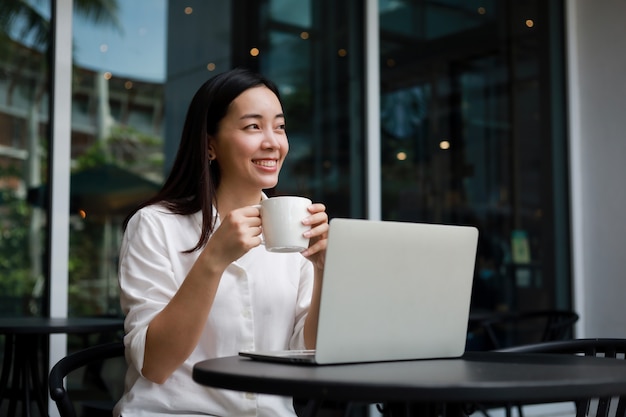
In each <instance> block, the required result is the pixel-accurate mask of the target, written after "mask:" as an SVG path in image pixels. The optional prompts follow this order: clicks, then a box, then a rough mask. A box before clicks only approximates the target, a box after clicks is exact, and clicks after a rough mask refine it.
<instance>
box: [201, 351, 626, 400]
mask: <svg viewBox="0 0 626 417" xmlns="http://www.w3.org/2000/svg"><path fill="white" fill-rule="evenodd" d="M193 379H194V380H195V381H196V382H198V383H200V384H203V385H207V386H212V387H216V388H225V389H231V390H236V391H250V392H257V393H265V394H277V395H285V396H294V397H303V398H317V399H329V400H339V401H364V402H387V401H398V402H400V401H413V402H433V401H438V402H439V401H441V402H450V403H453V402H468V401H470V402H471V401H475V402H484V403H489V402H496V403H501V402H506V401H523V402H528V403H530V402H536V403H541V402H556V401H569V400H573V399H578V398H589V397H596V396H610V395H614V394H618V393H626V361H624V360H618V359H607V358H596V357H579V356H573V355H571V356H570V355H554V354H553V355H547V354H537V353H534V354H518V353H497V352H467V353H466V354H465V355H464V356H463V357H462V358H456V359H435V360H416V361H399V362H380V363H364V364H350V365H323V366H310V365H297V364H279V363H268V362H260V361H254V360H251V359H247V358H241V357H238V356H231V357H225V358H218V359H210V360H206V361H202V362H199V363H197V364H196V365H195V367H194V370H193Z"/></svg>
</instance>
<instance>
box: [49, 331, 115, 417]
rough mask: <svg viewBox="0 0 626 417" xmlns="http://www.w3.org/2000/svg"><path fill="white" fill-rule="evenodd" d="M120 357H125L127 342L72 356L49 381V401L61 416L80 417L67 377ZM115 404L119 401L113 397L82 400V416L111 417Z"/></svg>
mask: <svg viewBox="0 0 626 417" xmlns="http://www.w3.org/2000/svg"><path fill="white" fill-rule="evenodd" d="M118 357H119V358H123V357H124V343H123V342H121V341H117V342H110V343H105V344H101V345H96V346H92V347H89V348H86V349H83V350H80V351H77V352H74V353H71V354H69V355H67V356H66V357H65V358H63V359H61V360H60V361H59V362H57V363H56V364H55V365H54V366H53V367H52V369H51V371H50V376H49V379H48V384H49V388H50V398H52V399H53V400H54V402H55V403H56V406H57V408H58V410H59V413H60V415H61V417H77V416H78V413H77V411H76V408H75V407H74V401H72V399H71V398H70V396H69V394H68V392H67V390H66V388H65V385H64V379H65V377H66V376H68V375H69V374H70V373H71V372H73V371H76V370H78V369H79V368H83V367H85V368H89V367H92V368H94V367H95V368H99V367H101V366H102V363H103V362H104V361H105V360H107V359H112V358H118ZM115 402H116V400H115V399H114V398H107V399H105V400H95V401H80V403H81V408H82V415H84V416H89V417H97V416H100V415H102V416H107V417H110V416H111V415H112V414H113V406H114V405H115Z"/></svg>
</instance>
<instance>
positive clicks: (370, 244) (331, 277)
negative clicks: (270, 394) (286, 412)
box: [240, 218, 478, 364]
mask: <svg viewBox="0 0 626 417" xmlns="http://www.w3.org/2000/svg"><path fill="white" fill-rule="evenodd" d="M477 243H478V230H477V229H476V228H474V227H467V226H450V225H438V224H423V223H405V222H391V221H372V220H359V219H342V218H334V219H332V220H331V221H330V231H329V235H328V248H327V250H326V264H325V268H324V281H323V284H322V295H321V302H320V313H319V314H320V317H319V323H318V330H317V346H316V350H315V351H311V350H309V351H278V352H276V351H244V352H240V355H242V356H246V357H250V358H253V359H257V360H269V361H278V362H290V363H301V364H302V363H309V364H334V363H357V362H377V361H392V360H409V359H429V358H442V357H458V356H461V355H462V354H463V352H464V350H465V341H466V335H467V325H468V318H469V308H470V298H471V293H472V281H473V276H474V263H475V258H476V247H477Z"/></svg>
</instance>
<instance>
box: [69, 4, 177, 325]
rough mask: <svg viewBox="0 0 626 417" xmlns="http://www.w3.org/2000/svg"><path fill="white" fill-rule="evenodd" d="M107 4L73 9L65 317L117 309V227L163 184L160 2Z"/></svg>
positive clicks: (163, 20) (162, 6) (162, 19)
mask: <svg viewBox="0 0 626 417" xmlns="http://www.w3.org/2000/svg"><path fill="white" fill-rule="evenodd" d="M113 4H116V5H117V6H116V7H111V8H106V9H104V8H102V9H101V7H102V6H101V5H100V4H99V3H98V2H95V3H90V5H89V7H91V9H89V10H87V9H85V8H84V7H79V6H80V5H75V8H74V19H73V21H74V25H73V30H74V37H73V38H74V72H73V76H72V79H73V91H72V94H73V96H72V111H73V113H72V161H71V167H72V174H71V189H70V199H71V207H70V210H71V213H70V216H71V222H70V254H69V257H70V258H69V315H71V316H86V315H87V316H92V315H118V314H120V304H119V291H118V284H117V259H118V252H119V242H120V240H121V234H122V230H121V225H122V222H123V220H124V218H125V216H126V215H127V213H128V211H129V210H130V209H131V208H132V207H133V206H135V205H136V204H138V203H139V202H141V201H142V200H143V199H145V198H147V197H149V196H151V195H152V194H153V193H154V192H155V191H156V190H157V189H158V187H159V186H160V184H161V182H162V180H163V170H164V168H163V163H164V158H163V111H164V81H165V51H166V26H165V23H166V12H167V10H166V6H167V3H166V1H165V0H156V1H155V0H137V1H132V2H116V3H115V2H114V3H113ZM94 15H98V16H99V17H100V19H99V20H97V21H94V19H92V18H91V17H92V16H94Z"/></svg>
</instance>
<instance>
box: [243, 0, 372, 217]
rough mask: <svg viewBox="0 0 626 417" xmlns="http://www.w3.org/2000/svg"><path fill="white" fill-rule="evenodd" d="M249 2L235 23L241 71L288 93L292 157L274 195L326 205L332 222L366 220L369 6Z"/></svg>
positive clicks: (313, 0)
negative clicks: (247, 70) (366, 25)
mask: <svg viewBox="0 0 626 417" xmlns="http://www.w3.org/2000/svg"><path fill="white" fill-rule="evenodd" d="M249 3H250V2H247V3H246V4H247V5H248V7H247V8H245V9H240V10H246V13H245V14H243V15H242V14H239V13H238V14H236V15H235V17H234V19H233V32H234V33H237V37H235V41H234V45H233V65H234V66H247V67H250V68H253V69H256V70H258V71H261V72H262V73H264V74H266V75H268V76H269V77H270V78H271V79H272V80H274V81H275V82H276V83H277V84H278V85H279V87H280V89H281V94H282V98H283V102H284V107H285V108H284V110H285V115H286V118H287V134H288V137H289V142H290V151H289V156H288V157H287V160H286V162H285V165H284V167H283V170H282V171H281V179H280V183H279V184H278V186H277V188H276V190H273V192H274V193H276V194H299V195H305V196H308V197H310V198H312V199H313V200H315V201H321V202H323V203H324V204H326V206H327V209H328V212H329V214H330V215H331V216H342V217H361V218H363V217H365V216H366V214H367V213H366V210H365V187H366V184H365V173H364V169H365V168H364V160H365V143H366V141H365V134H364V128H363V127H364V121H363V116H362V115H363V113H364V111H365V110H364V105H365V104H364V73H365V68H364V67H363V62H364V59H363V55H364V53H365V45H364V43H363V39H364V37H363V30H364V29H363V21H364V14H363V13H364V9H363V4H362V2H360V1H354V0H350V1H342V2H336V1H332V0H306V1H298V2H295V1H288V0H269V1H266V2H258V3H256V7H257V8H256V9H255V8H254V7H253V8H250V7H249ZM234 7H235V8H236V7H237V5H236V4H235V5H234Z"/></svg>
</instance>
